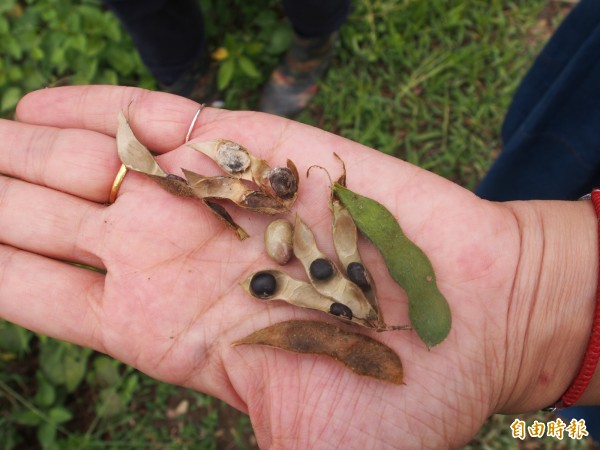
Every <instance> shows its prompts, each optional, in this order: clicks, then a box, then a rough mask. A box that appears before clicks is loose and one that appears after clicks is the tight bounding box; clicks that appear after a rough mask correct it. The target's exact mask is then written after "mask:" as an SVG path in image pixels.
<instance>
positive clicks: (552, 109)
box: [476, 0, 600, 441]
mask: <svg viewBox="0 0 600 450" xmlns="http://www.w3.org/2000/svg"><path fill="white" fill-rule="evenodd" d="M502 138H503V142H504V149H503V151H502V153H501V154H500V156H499V158H498V159H497V161H496V162H495V163H494V165H493V166H492V168H491V170H490V171H489V173H488V175H487V176H486V177H485V178H484V179H483V181H482V183H481V185H480V186H479V188H478V189H477V191H476V192H477V194H478V195H480V196H481V197H483V198H486V199H489V200H496V201H505V200H529V199H564V200H573V199H577V198H579V197H580V196H582V195H583V194H585V193H588V192H590V191H591V189H592V188H593V187H598V186H600V1H597V0H582V1H581V3H579V4H578V5H577V6H576V7H575V8H574V9H573V11H572V12H571V13H570V14H569V16H568V17H567V18H566V19H565V20H564V22H563V23H562V24H561V26H560V27H559V29H558V30H557V31H556V33H555V34H554V36H553V37H552V38H551V40H550V41H549V42H548V44H547V46H546V47H545V48H544V50H543V51H542V53H541V54H540V55H539V57H538V58H537V60H536V61H535V63H534V65H533V67H532V68H531V70H530V71H529V73H528V74H527V76H526V77H525V78H524V79H523V82H522V83H521V86H520V87H519V89H518V90H517V93H516V95H515V98H514V100H513V103H512V105H511V106H510V108H509V111H508V114H507V116H506V119H505V122H504V126H503V129H502ZM559 415H560V416H561V417H562V419H563V420H565V422H566V423H567V424H568V423H569V421H570V420H571V419H576V420H579V419H584V420H585V423H586V427H587V430H588V432H589V433H590V436H592V437H593V438H594V439H595V440H597V441H598V440H600V407H596V406H593V407H573V408H567V409H565V410H564V411H561V412H560V413H559Z"/></svg>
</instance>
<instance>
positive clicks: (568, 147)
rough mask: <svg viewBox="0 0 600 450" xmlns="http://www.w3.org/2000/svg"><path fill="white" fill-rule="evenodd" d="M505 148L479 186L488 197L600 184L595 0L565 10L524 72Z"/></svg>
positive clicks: (577, 192) (560, 192)
mask: <svg viewBox="0 0 600 450" xmlns="http://www.w3.org/2000/svg"><path fill="white" fill-rule="evenodd" d="M502 138H503V142H504V149H503V150H502V153H501V154H500V156H499V157H498V159H497V160H496V162H495V163H494V164H493V166H492V168H491V169H490V171H489V173H488V174H487V175H486V177H485V178H484V179H483V181H482V182H481V185H480V186H479V188H478V189H477V191H476V192H477V194H478V195H480V196H481V197H483V198H487V199H490V200H498V201H504V200H527V199H557V200H558V199H565V200H566V199H576V198H578V197H580V196H581V195H583V194H585V193H587V192H589V191H590V190H591V189H592V187H595V186H599V185H600V184H599V183H600V1H597V0H583V1H581V3H579V4H578V5H577V6H576V7H575V8H574V9H573V11H572V12H571V13H570V14H569V16H567V17H566V19H565V20H564V21H563V23H562V24H561V26H560V27H559V29H558V30H557V31H556V33H555V34H554V36H553V37H552V38H551V40H550V41H549V42H548V44H547V46H546V47H545V48H544V50H543V51H542V53H541V54H540V55H539V57H538V58H537V60H536V61H535V63H534V65H533V67H532V68H531V70H530V71H529V73H528V74H527V76H526V77H525V78H524V79H523V82H522V84H521V86H520V87H519V89H518V91H517V93H516V95H515V98H514V100H513V103H512V105H511V106H510V108H509V111H508V114H507V116H506V119H505V122H504V126H503V129H502Z"/></svg>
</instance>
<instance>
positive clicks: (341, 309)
mask: <svg viewBox="0 0 600 450" xmlns="http://www.w3.org/2000/svg"><path fill="white" fill-rule="evenodd" d="M329 312H330V313H331V314H333V315H334V316H341V317H345V318H346V319H348V320H352V310H351V309H350V308H348V307H347V306H346V305H344V304H343V303H332V304H331V306H330V307H329Z"/></svg>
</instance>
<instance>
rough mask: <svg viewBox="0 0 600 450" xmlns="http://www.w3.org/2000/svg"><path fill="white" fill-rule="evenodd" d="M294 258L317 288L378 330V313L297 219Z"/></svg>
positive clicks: (358, 318) (305, 226) (367, 324)
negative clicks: (298, 261)
mask: <svg viewBox="0 0 600 450" xmlns="http://www.w3.org/2000/svg"><path fill="white" fill-rule="evenodd" d="M293 245H294V247H293V248H294V255H295V256H296V258H298V259H299V260H300V262H301V263H302V265H303V266H304V269H305V270H306V273H307V274H308V277H309V279H310V281H311V283H312V285H313V286H314V287H315V289H316V290H317V291H318V292H319V293H320V294H322V295H324V296H327V297H330V298H332V299H333V300H334V301H335V302H336V303H341V304H343V305H346V306H347V307H348V308H349V309H350V311H351V312H352V316H353V317H354V318H355V319H357V320H360V321H361V323H362V324H363V325H365V326H368V327H370V328H377V323H378V321H379V315H378V312H377V311H376V310H375V309H374V308H373V306H372V305H371V303H370V302H369V300H367V298H366V297H365V295H364V293H363V292H362V291H361V289H360V288H359V287H358V286H357V285H356V284H354V283H352V282H351V281H350V280H348V279H346V278H345V277H344V276H343V275H342V273H341V272H340V271H339V270H338V268H337V267H336V266H335V264H334V263H333V262H332V261H331V260H329V258H327V256H326V255H325V254H324V253H322V252H321V251H320V250H319V248H318V247H317V243H316V241H315V237H314V235H313V233H312V231H311V230H310V228H309V227H308V226H307V225H306V224H305V223H304V222H303V221H302V220H301V219H300V218H299V217H296V223H295V225H294V239H293Z"/></svg>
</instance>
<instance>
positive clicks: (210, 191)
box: [182, 169, 287, 214]
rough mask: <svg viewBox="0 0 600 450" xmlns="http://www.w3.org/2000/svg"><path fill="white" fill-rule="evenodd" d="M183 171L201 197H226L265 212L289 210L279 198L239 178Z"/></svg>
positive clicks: (275, 212)
mask: <svg viewBox="0 0 600 450" xmlns="http://www.w3.org/2000/svg"><path fill="white" fill-rule="evenodd" d="M182 171H183V174H184V175H185V177H186V179H187V181H188V183H189V186H190V188H191V190H192V192H193V194H194V195H195V196H196V197H198V198H200V199H205V198H213V199H216V198H218V199H226V200H230V201H232V202H234V203H235V204H236V205H238V206H240V207H242V208H245V209H249V210H250V211H256V212H259V213H263V214H278V213H282V212H285V211H286V210H287V209H286V208H285V207H284V206H283V204H282V203H281V202H279V201H278V200H277V199H275V198H273V197H270V196H268V195H267V194H265V193H264V192H262V191H255V190H253V189H250V188H248V187H247V186H246V185H245V184H244V183H243V182H242V181H240V180H238V179H237V178H232V177H225V176H216V177H206V176H203V175H200V174H197V173H194V172H192V171H190V170H186V169H182Z"/></svg>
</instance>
